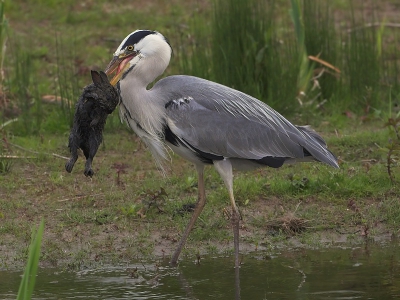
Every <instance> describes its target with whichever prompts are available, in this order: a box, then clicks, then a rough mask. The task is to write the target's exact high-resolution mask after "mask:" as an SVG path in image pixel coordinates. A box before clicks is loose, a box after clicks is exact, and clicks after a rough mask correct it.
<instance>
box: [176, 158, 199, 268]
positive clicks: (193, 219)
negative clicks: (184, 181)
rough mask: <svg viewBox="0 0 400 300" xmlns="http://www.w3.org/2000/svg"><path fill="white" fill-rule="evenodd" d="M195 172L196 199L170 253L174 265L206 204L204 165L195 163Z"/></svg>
mask: <svg viewBox="0 0 400 300" xmlns="http://www.w3.org/2000/svg"><path fill="white" fill-rule="evenodd" d="M196 169H197V174H198V193H199V195H198V199H197V203H196V207H195V209H194V212H193V214H192V217H191V219H190V221H189V223H188V224H187V226H186V229H185V231H184V233H183V235H182V237H181V240H180V241H179V244H178V247H177V248H176V250H175V252H174V254H173V255H172V258H171V261H170V264H171V265H173V266H175V265H176V264H177V262H178V258H179V255H180V254H181V251H182V248H183V247H184V246H185V243H186V240H187V238H188V236H189V233H190V231H191V230H192V228H193V226H194V224H195V223H196V220H197V218H198V217H199V215H200V213H201V212H202V210H203V208H204V205H205V204H206V191H205V187H204V166H203V165H196Z"/></svg>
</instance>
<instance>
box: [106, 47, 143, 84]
mask: <svg viewBox="0 0 400 300" xmlns="http://www.w3.org/2000/svg"><path fill="white" fill-rule="evenodd" d="M135 56H136V54H135V53H133V54H130V55H119V56H114V57H113V59H112V60H111V61H110V63H109V64H108V66H107V67H106V69H105V70H104V73H106V74H107V75H111V74H113V73H114V72H116V73H115V75H114V77H113V78H112V79H111V80H110V83H111V84H112V85H116V84H117V82H118V81H119V80H120V79H121V77H122V74H124V72H125V71H126V69H128V67H129V64H128V62H129V61H130V60H131V59H132V58H133V57H135Z"/></svg>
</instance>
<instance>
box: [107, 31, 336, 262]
mask: <svg viewBox="0 0 400 300" xmlns="http://www.w3.org/2000/svg"><path fill="white" fill-rule="evenodd" d="M171 54H172V48H171V45H170V44H169V42H168V40H167V39H166V38H165V37H164V36H163V35H162V34H161V33H159V32H157V31H152V30H136V31H134V32H132V33H131V34H129V35H128V36H127V37H126V38H125V39H124V40H123V41H122V42H121V44H120V45H119V47H118V48H117V50H116V51H115V53H114V55H113V59H112V60H111V61H110V63H109V64H108V66H107V67H106V70H105V72H106V73H107V74H108V75H110V74H113V73H115V75H114V76H113V78H112V79H111V83H112V84H113V85H116V87H117V90H118V91H119V94H120V106H119V109H120V110H119V112H120V117H121V119H122V120H123V121H125V122H126V123H127V124H128V126H129V127H130V128H131V129H132V130H133V131H134V132H135V133H136V134H137V135H138V136H139V137H140V138H141V139H142V140H143V141H144V143H145V144H146V145H147V147H148V149H149V150H150V151H151V153H152V154H153V157H154V158H155V160H156V162H157V163H158V164H159V165H162V161H163V160H164V159H166V158H168V154H167V151H168V150H167V149H168V148H170V149H172V150H173V151H174V152H175V153H177V154H178V155H180V156H182V157H183V158H185V159H186V160H188V161H190V162H192V163H193V164H194V166H195V167H196V170H197V173H198V200H197V203H196V207H195V210H194V212H193V214H192V217H191V219H190V221H189V223H188V225H187V227H186V229H185V231H184V233H183V234H182V237H181V240H180V242H179V244H178V247H177V249H176V251H175V252H174V254H173V255H172V258H171V264H176V263H177V261H178V258H179V255H180V253H181V250H182V248H183V247H184V245H185V242H186V240H187V238H188V235H189V233H190V231H191V229H192V228H193V226H194V224H195V222H196V219H197V218H198V216H199V215H200V213H201V211H202V210H203V207H204V205H205V203H206V194H205V186H204V178H203V173H204V167H205V166H206V165H214V167H215V168H216V170H217V172H218V173H219V174H220V176H221V177H222V179H223V181H224V183H225V185H226V188H227V189H228V193H229V198H230V202H231V206H232V217H231V221H232V227H233V233H234V253H235V267H236V268H237V267H239V218H240V216H239V211H238V207H237V205H236V203H235V197H234V193H233V173H232V169H233V168H234V169H238V170H251V169H255V168H258V167H272V168H279V167H281V166H282V165H283V164H285V163H294V162H302V161H320V162H323V163H326V164H328V165H330V166H333V167H336V168H338V163H337V159H336V157H335V156H334V155H333V154H332V153H331V152H330V151H329V150H328V149H327V145H326V143H325V141H324V140H323V139H322V138H321V137H320V136H319V135H318V134H317V133H316V132H315V131H313V130H311V129H309V128H308V127H303V126H296V125H293V124H291V123H290V122H289V121H288V120H286V119H285V118H284V117H283V116H282V115H280V114H279V113H278V112H276V111H275V110H274V109H272V108H271V107H269V106H268V105H266V104H265V103H263V102H261V101H259V100H257V99H255V98H254V97H251V96H249V95H247V94H245V93H242V92H240V91H237V90H234V89H232V88H229V87H227V86H224V85H221V84H218V83H215V82H212V81H208V80H205V79H201V78H198V77H193V76H185V75H174V76H168V77H165V78H163V79H161V80H159V81H157V82H156V83H155V84H154V86H153V87H152V88H150V89H148V88H147V87H148V85H149V84H150V83H152V82H154V81H155V80H156V78H157V77H158V76H160V75H161V74H163V72H164V71H165V69H166V68H167V66H168V64H169V62H170V59H171Z"/></svg>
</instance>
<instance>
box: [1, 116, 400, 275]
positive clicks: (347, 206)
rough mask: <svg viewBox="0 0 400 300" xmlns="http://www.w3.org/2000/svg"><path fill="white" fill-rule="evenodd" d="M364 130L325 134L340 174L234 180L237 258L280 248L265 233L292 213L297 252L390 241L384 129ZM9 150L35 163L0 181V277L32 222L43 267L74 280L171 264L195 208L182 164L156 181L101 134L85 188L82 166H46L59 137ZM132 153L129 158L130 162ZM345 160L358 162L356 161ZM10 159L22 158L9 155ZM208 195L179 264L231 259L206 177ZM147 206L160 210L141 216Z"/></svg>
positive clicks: (313, 170)
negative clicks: (73, 273) (332, 241)
mask: <svg viewBox="0 0 400 300" xmlns="http://www.w3.org/2000/svg"><path fill="white" fill-rule="evenodd" d="M364 127H368V128H365V129H363V130H361V129H360V130H358V131H353V130H352V131H345V130H343V131H342V133H341V135H342V136H341V137H340V136H339V137H337V136H336V135H331V136H330V135H329V132H328V133H325V136H327V139H328V144H329V145H330V146H331V149H332V151H333V152H334V153H336V154H338V155H339V156H340V158H341V161H342V163H341V169H339V170H335V169H332V168H329V167H326V166H324V165H321V164H301V165H294V166H286V167H283V168H282V169H278V170H273V169H260V170H257V171H254V172H250V173H237V174H235V193H236V198H237V202H238V204H239V207H240V211H241V213H242V222H241V224H242V225H241V226H242V230H241V234H242V235H243V236H242V239H243V241H244V243H243V247H244V248H246V249H253V250H254V249H255V247H256V246H257V245H258V246H257V247H258V248H260V247H267V248H268V247H269V248H270V247H275V246H276V245H278V244H279V243H286V242H285V240H286V238H287V236H288V235H287V234H284V233H281V234H279V235H278V236H272V235H271V234H272V233H273V231H271V230H270V229H268V222H269V221H271V220H279V219H281V218H285V216H286V217H287V215H288V214H290V213H294V216H295V217H296V218H298V219H300V220H308V221H309V222H308V221H307V228H306V229H305V230H304V231H302V232H301V233H298V234H296V236H297V239H298V240H299V241H300V242H304V243H305V245H307V243H308V242H307V241H309V242H310V243H311V244H312V245H314V244H315V240H316V239H318V237H315V238H313V237H312V236H313V235H316V236H325V235H329V234H331V233H336V232H342V233H347V234H352V236H355V237H356V238H358V239H362V236H361V232H362V231H363V230H365V228H367V227H368V234H369V236H370V237H379V236H380V235H382V234H384V233H386V232H389V233H394V234H396V232H397V229H398V222H399V219H398V215H399V214H400V207H399V205H398V200H397V196H396V195H397V194H398V193H399V187H398V185H396V184H392V183H391V181H390V178H389V177H388V175H387V172H386V162H385V156H384V155H382V153H381V152H380V150H379V149H378V147H376V146H374V144H375V143H382V142H384V141H385V140H386V138H387V129H385V128H380V129H379V128H378V129H376V128H375V127H376V124H373V123H370V124H366V125H364ZM372 128H375V129H373V130H374V132H375V133H374V134H372V133H371V131H372ZM11 141H12V143H13V144H18V145H20V146H22V147H23V148H29V149H35V151H37V152H41V155H38V158H37V159H27V160H17V161H16V162H15V164H14V166H13V168H12V169H11V171H10V172H9V173H8V174H7V175H3V176H0V184H1V186H2V191H1V194H0V212H1V216H2V217H1V220H2V224H1V226H0V240H1V241H2V242H1V243H2V245H3V246H4V247H5V249H9V251H7V252H8V253H7V255H4V256H2V258H1V261H0V266H2V267H7V266H8V267H9V266H11V265H14V266H15V265H16V264H17V265H18V264H20V263H22V262H23V261H24V259H25V257H26V251H25V250H24V249H26V244H27V242H28V241H29V236H30V223H31V221H30V220H37V219H38V218H45V219H46V223H47V224H51V226H50V225H48V226H47V228H48V229H46V234H45V235H44V237H43V245H44V246H43V252H42V259H41V260H42V262H43V265H48V266H64V267H70V268H75V267H76V268H79V267H82V266H88V265H89V266H90V265H96V264H98V263H105V262H110V261H113V262H118V261H121V260H122V261H126V260H131V259H137V258H141V259H143V258H154V257H155V256H162V255H169V254H170V253H171V252H172V250H173V249H174V247H175V246H176V242H177V240H178V239H179V236H180V233H181V232H182V230H183V228H184V227H185V225H186V223H187V221H188V219H189V217H190V213H188V212H186V211H185V210H183V209H182V208H183V205H185V204H188V203H194V202H195V201H196V197H197V195H196V192H197V191H196V187H195V184H193V183H194V182H193V181H195V180H194V179H193V178H192V177H193V175H194V174H195V171H194V169H193V168H192V167H191V166H190V164H188V163H187V162H184V161H182V160H181V159H180V158H179V157H176V156H175V155H173V164H172V165H171V166H170V167H171V170H170V171H169V174H168V176H167V177H166V178H163V176H162V175H161V174H160V173H159V172H158V171H156V169H155V165H154V163H153V162H152V161H151V159H150V157H149V156H148V153H147V151H146V149H144V148H143V147H140V146H139V145H138V144H137V142H138V141H137V140H136V138H135V137H134V136H132V135H131V134H130V133H128V132H124V131H123V132H120V133H119V134H118V135H116V134H111V133H107V134H106V135H105V141H106V144H107V145H110V146H109V147H107V146H106V147H105V148H102V149H100V150H99V153H98V155H97V156H96V158H95V160H94V170H95V176H94V177H93V178H92V179H88V178H86V177H84V175H83V164H84V159H83V158H82V157H81V158H80V159H79V160H78V162H77V164H76V166H75V169H74V171H73V173H72V174H68V173H66V172H65V171H64V167H63V166H64V162H65V161H64V160H63V159H60V158H58V157H55V156H53V155H52V154H51V153H57V154H59V155H64V156H67V155H68V153H67V149H66V148H65V143H66V137H65V136H58V135H46V136H45V137H43V139H40V138H37V139H33V138H32V137H30V138H26V137H15V136H14V137H11ZM115 145H118V147H116V146H115ZM131 149H137V150H136V151H135V152H134V153H132V151H131ZM353 149H357V151H358V152H359V153H361V154H362V155H360V156H357V155H355V154H354V153H353V152H354V150H353ZM11 152H12V153H13V154H15V155H18V156H23V155H24V154H26V152H25V151H23V150H22V149H20V148H14V147H11ZM44 152H45V153H46V154H45V153H44ZM370 158H373V159H370ZM364 161H367V165H366V162H364ZM121 163H124V164H126V167H125V169H124V172H122V173H120V174H119V177H118V170H117V169H115V168H114V167H113V166H114V165H115V164H121ZM396 170H397V169H396ZM118 178H119V179H118ZM304 178H306V179H304ZM206 186H207V197H208V203H207V205H206V207H205V210H204V212H203V214H202V215H201V220H199V222H198V223H197V225H196V228H195V229H194V231H193V233H192V234H191V235H190V237H189V241H188V244H187V247H186V249H185V252H184V253H185V255H188V256H190V257H196V255H197V253H198V252H199V251H200V253H202V252H205V251H209V250H210V249H214V250H213V251H216V250H215V249H219V251H220V252H226V253H229V252H230V251H231V247H232V237H231V228H230V219H229V215H230V210H231V209H230V205H229V201H228V195H227V192H226V189H225V188H224V185H223V183H222V181H221V179H220V178H219V176H218V174H217V173H216V172H215V171H214V170H213V169H212V168H208V169H207V171H206ZM161 188H163V189H164V190H165V194H163V193H162V192H160V191H161ZM154 199H155V201H156V204H157V205H155V204H152V205H150V206H149V202H151V201H154ZM16 220H18V222H16ZM303 235H304V237H303ZM278 242H279V243H278ZM277 243H278V244H277ZM246 244H247V246H246ZM311 244H310V246H312V245H311ZM71 245H73V246H72V247H71ZM266 245H268V246H266Z"/></svg>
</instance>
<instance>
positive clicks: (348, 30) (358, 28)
mask: <svg viewBox="0 0 400 300" xmlns="http://www.w3.org/2000/svg"><path fill="white" fill-rule="evenodd" d="M379 26H384V27H390V28H400V24H399V23H379V22H375V23H367V24H364V25H363V26H358V27H354V28H349V29H347V33H352V32H353V31H356V30H361V29H365V28H371V27H379Z"/></svg>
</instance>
